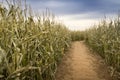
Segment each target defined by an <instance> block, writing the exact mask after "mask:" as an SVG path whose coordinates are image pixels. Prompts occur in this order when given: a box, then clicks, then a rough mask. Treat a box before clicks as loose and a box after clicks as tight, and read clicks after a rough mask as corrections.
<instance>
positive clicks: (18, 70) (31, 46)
mask: <svg viewBox="0 0 120 80" xmlns="http://www.w3.org/2000/svg"><path fill="white" fill-rule="evenodd" d="M50 17H51V19H50ZM70 43H71V38H70V31H69V30H68V29H67V28H66V27H65V26H64V25H62V24H60V23H57V22H56V21H55V20H54V17H53V16H52V15H51V14H50V13H49V12H46V13H44V14H43V17H42V18H41V16H34V15H33V14H32V10H31V9H30V8H28V7H27V6H26V5H25V7H24V8H23V7H21V5H18V4H17V3H16V4H10V3H8V4H7V7H6V6H5V5H4V4H1V5H0V80H54V78H55V77H54V74H55V71H56V67H57V63H58V62H59V60H60V59H61V57H62V56H63V55H64V51H65V49H66V48H67V47H69V45H70Z"/></svg>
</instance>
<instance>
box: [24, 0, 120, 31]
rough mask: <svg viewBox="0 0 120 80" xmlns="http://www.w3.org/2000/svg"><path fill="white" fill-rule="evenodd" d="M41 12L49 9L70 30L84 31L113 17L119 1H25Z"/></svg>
mask: <svg viewBox="0 0 120 80" xmlns="http://www.w3.org/2000/svg"><path fill="white" fill-rule="evenodd" d="M26 1H27V3H28V4H30V5H31V7H32V8H33V9H34V10H35V11H37V12H42V11H44V10H45V9H46V8H49V10H50V11H52V12H53V13H54V14H55V15H56V16H57V17H58V18H59V20H60V21H62V22H63V23H64V24H65V25H66V26H67V27H68V28H70V29H72V30H85V29H87V28H89V27H90V26H91V25H93V24H94V23H98V22H99V21H100V20H101V19H103V18H104V15H106V16H108V17H114V16H115V15H117V14H118V11H119V10H120V0H26Z"/></svg>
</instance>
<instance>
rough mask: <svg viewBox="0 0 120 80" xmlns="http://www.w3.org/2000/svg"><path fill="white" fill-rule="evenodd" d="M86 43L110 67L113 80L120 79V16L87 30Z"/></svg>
mask: <svg viewBox="0 0 120 80" xmlns="http://www.w3.org/2000/svg"><path fill="white" fill-rule="evenodd" d="M85 40H86V43H87V44H88V45H89V46H90V48H92V49H93V51H95V52H97V53H98V54H99V55H100V56H101V57H102V58H104V60H105V62H106V63H107V65H108V66H109V68H110V74H111V76H112V77H113V80H119V79H120V18H119V17H118V18H116V19H115V20H111V21H110V22H108V21H107V20H103V21H102V22H101V23H100V24H99V25H96V26H94V28H90V29H88V30H86V31H85Z"/></svg>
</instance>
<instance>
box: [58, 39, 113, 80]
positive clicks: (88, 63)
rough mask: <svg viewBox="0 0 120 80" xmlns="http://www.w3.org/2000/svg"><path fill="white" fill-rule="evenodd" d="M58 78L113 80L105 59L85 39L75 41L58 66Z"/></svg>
mask: <svg viewBox="0 0 120 80" xmlns="http://www.w3.org/2000/svg"><path fill="white" fill-rule="evenodd" d="M56 80H112V79H111V77H110V75H109V73H108V69H107V67H106V65H105V64H104V61H103V60H102V59H101V58H100V57H99V56H97V55H96V54H94V53H91V52H90V50H89V49H88V48H87V46H86V45H85V43H84V42H83V41H81V42H74V43H73V44H72V47H71V49H70V50H69V51H68V53H66V55H65V57H64V58H63V60H62V62H61V63H60V65H59V66H58V70H57V73H56Z"/></svg>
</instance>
